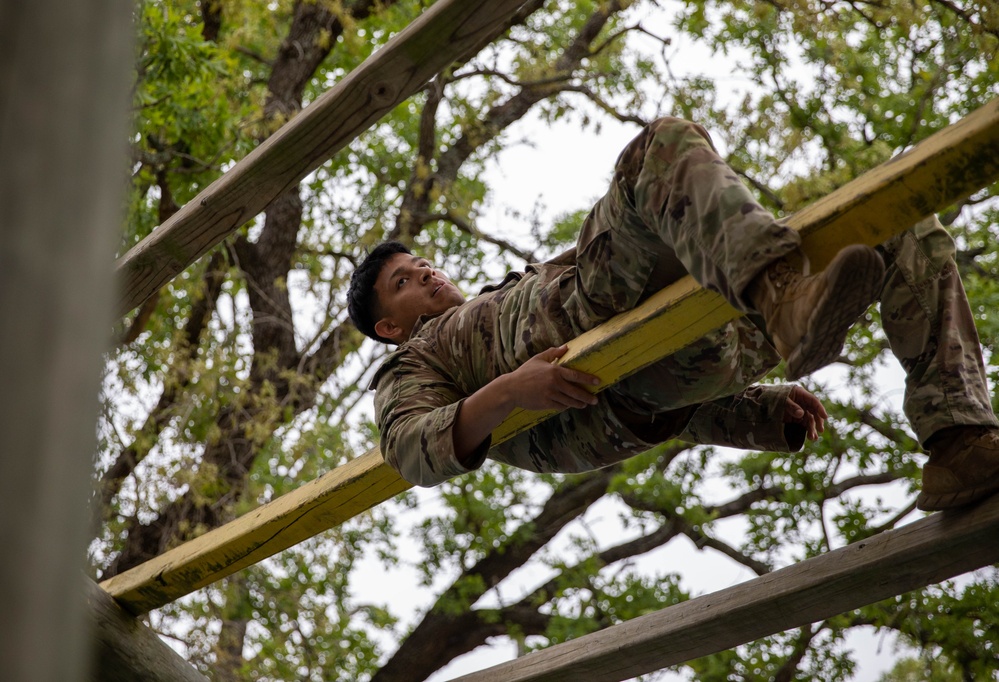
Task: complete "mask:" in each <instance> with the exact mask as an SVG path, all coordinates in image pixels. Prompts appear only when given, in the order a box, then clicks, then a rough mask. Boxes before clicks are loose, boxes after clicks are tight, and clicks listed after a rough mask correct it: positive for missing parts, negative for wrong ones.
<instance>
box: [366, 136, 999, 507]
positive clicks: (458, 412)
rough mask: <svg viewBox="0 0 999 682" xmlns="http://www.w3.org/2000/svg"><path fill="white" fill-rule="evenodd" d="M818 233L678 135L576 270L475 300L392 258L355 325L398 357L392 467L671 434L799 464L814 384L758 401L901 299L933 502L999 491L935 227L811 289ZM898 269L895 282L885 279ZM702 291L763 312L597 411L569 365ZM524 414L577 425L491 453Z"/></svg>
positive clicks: (380, 256)
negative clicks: (587, 335)
mask: <svg viewBox="0 0 999 682" xmlns="http://www.w3.org/2000/svg"><path fill="white" fill-rule="evenodd" d="M799 243H800V239H799V236H798V234H797V233H796V232H795V231H793V230H791V229H789V228H787V227H785V226H783V225H781V224H780V223H778V222H776V221H775V220H774V218H773V216H772V215H770V214H769V213H768V212H767V211H766V210H765V209H763V208H762V207H761V206H760V205H759V204H758V203H757V202H756V201H755V199H754V198H753V197H752V195H751V194H750V193H749V191H748V190H747V189H746V188H745V186H744V185H743V184H742V183H741V182H740V181H739V179H738V178H737V177H736V175H735V173H734V172H733V171H732V170H731V169H730V168H729V167H728V166H727V165H726V164H725V163H724V162H723V161H722V160H721V159H720V158H719V157H718V155H717V153H716V152H715V150H714V148H713V146H712V144H711V141H710V138H709V137H708V134H707V132H706V131H705V130H704V129H703V128H701V127H700V126H698V125H696V124H693V123H689V122H686V121H681V120H679V119H673V118H664V119H660V120H658V121H655V122H654V123H652V124H650V125H649V126H647V127H646V128H645V129H644V130H643V131H642V133H641V134H640V135H639V136H638V137H637V138H636V139H635V140H633V141H632V142H631V143H630V144H629V145H628V146H627V147H626V148H625V150H624V151H623V152H622V154H621V156H620V157H619V159H618V161H617V164H616V168H615V174H614V179H613V181H612V183H611V187H610V189H609V191H608V192H607V194H606V195H605V196H604V197H603V198H601V199H600V200H599V201H598V202H597V204H596V205H595V206H594V207H593V210H592V211H591V212H590V214H589V216H588V217H587V219H586V221H585V222H584V224H583V226H582V229H581V232H580V235H579V239H578V241H577V245H576V249H575V250H574V252H571V253H570V254H568V255H567V256H566V257H564V258H560V259H556V260H555V261H551V262H548V263H542V264H532V265H530V266H528V267H527V269H526V272H523V273H519V272H514V273H510V274H508V275H507V277H506V279H504V280H503V281H502V282H501V283H499V284H498V285H495V286H490V287H486V288H485V289H483V291H482V292H481V293H480V294H479V296H477V297H475V298H474V299H472V300H470V301H465V300H464V297H463V296H462V294H461V292H460V291H459V290H458V289H457V287H455V286H454V285H453V284H452V283H451V282H450V281H449V280H448V279H447V278H446V277H445V276H444V275H443V274H442V273H441V272H440V271H438V270H436V269H435V268H434V267H433V265H432V264H431V263H430V262H429V261H427V260H425V259H423V258H420V257H419V256H416V255H413V254H411V253H410V252H409V250H408V249H406V248H405V247H404V246H402V245H401V244H398V243H395V242H388V243H384V244H381V245H379V246H378V247H376V248H375V249H374V250H373V251H372V252H371V253H370V254H369V255H368V257H367V258H366V259H365V261H364V262H363V263H362V264H361V265H360V266H359V267H358V268H357V270H356V271H355V272H354V274H353V277H352V278H351V285H350V291H349V292H348V305H349V312H350V316H351V319H353V321H354V322H355V324H356V325H357V327H358V328H359V329H360V330H361V331H362V332H364V333H365V334H367V335H368V336H370V337H371V338H374V339H377V340H379V341H383V342H386V343H395V344H399V347H398V349H397V350H395V351H394V352H393V353H391V354H390V355H389V356H388V358H387V359H386V360H385V362H384V363H383V365H382V366H381V367H380V368H379V369H378V372H377V373H376V375H375V377H374V378H373V380H372V387H374V388H376V390H377V393H376V396H375V409H376V413H377V421H378V425H379V428H380V429H381V434H382V437H381V447H382V453H383V455H384V457H385V460H386V461H387V462H388V463H389V464H390V465H391V466H393V467H394V468H395V469H397V470H398V471H399V472H400V474H401V475H402V476H403V477H404V478H405V479H406V480H408V481H410V482H411V483H413V484H416V485H435V484H437V483H440V482H442V481H444V480H446V479H448V478H450V477H452V476H456V475H458V474H461V473H464V472H467V471H469V470H472V469H475V468H476V467H478V466H480V465H481V464H482V462H483V461H484V459H485V457H486V455H487V453H488V454H489V456H491V457H492V458H493V459H496V460H498V461H502V462H506V463H508V464H512V465H515V466H519V467H522V468H525V469H529V470H532V471H538V472H566V473H570V472H580V471H586V470H590V469H594V468H597V467H602V466H606V465H609V464H612V463H614V462H617V461H620V460H622V459H624V458H627V457H630V456H632V455H634V454H637V453H639V452H642V451H645V450H647V449H648V448H649V447H651V446H652V445H654V444H656V443H660V442H663V441H665V440H668V439H670V438H676V437H679V438H682V439H684V440H687V441H690V442H694V443H703V444H716V445H728V446H733V447H740V448H751V449H758V450H778V451H787V452H793V451H797V450H798V449H800V448H801V446H802V445H803V443H804V439H805V437H809V438H813V439H814V438H817V437H818V434H819V433H820V432H821V431H822V430H823V424H824V420H825V419H826V417H827V414H826V412H825V410H824V408H823V407H822V405H821V403H820V402H819V401H818V400H817V399H816V398H815V397H814V396H812V395H811V394H810V393H808V392H807V391H805V390H804V389H802V388H801V387H798V386H789V385H785V386H770V385H763V386H758V385H754V383H755V382H756V381H758V380H759V379H760V378H761V377H763V376H764V375H765V374H766V373H767V372H769V371H770V370H771V369H773V368H774V367H775V366H776V365H777V364H778V362H779V361H780V359H781V358H783V359H784V360H785V361H786V362H787V375H788V377H789V378H791V379H793V378H796V377H799V376H802V375H805V374H808V373H809V372H812V371H814V370H816V369H818V368H819V367H822V366H824V365H826V364H828V363H829V362H832V361H833V360H835V359H836V357H838V355H839V353H840V349H841V347H842V345H843V342H844V340H845V336H846V334H847V331H848V329H849V327H850V325H851V324H852V323H853V322H854V321H855V319H856V318H857V317H858V316H859V315H860V314H862V313H863V312H864V311H865V310H866V309H867V307H868V305H870V303H871V302H872V301H873V300H874V299H876V298H877V297H878V295H879V293H880V297H881V307H882V320H883V324H884V328H885V332H886V334H887V336H888V339H889V341H890V343H891V346H892V350H893V352H894V353H895V355H896V356H898V358H899V360H900V361H901V363H902V365H903V367H904V369H905V371H906V397H905V405H904V409H905V412H906V415H907V417H908V418H909V420H910V423H911V425H912V428H913V429H914V431H915V432H916V435H917V436H918V438H919V440H920V443H922V444H923V446H924V447H925V448H927V450H928V451H929V455H930V459H929V462H928V463H927V465H926V466H925V467H924V469H923V490H922V493H921V494H920V496H919V499H918V504H919V506H920V508H922V509H925V510H934V509H944V508H948V507H955V506H960V505H964V504H968V503H971V502H973V501H975V500H978V499H980V498H982V497H984V496H986V495H988V494H990V493H992V492H994V491H995V490H996V489H999V422H997V420H996V418H995V415H994V414H993V412H992V409H991V405H990V401H989V395H988V390H987V385H986V381H985V369H984V363H983V361H982V356H981V348H980V345H979V341H978V336H977V333H976V331H975V327H974V324H973V320H972V317H971V312H970V308H969V306H968V302H967V298H966V296H965V293H964V289H963V286H962V284H961V281H960V278H959V276H958V273H957V269H956V266H955V264H954V253H955V251H954V243H953V240H952V239H951V238H950V236H949V235H948V234H947V232H946V231H945V230H944V229H943V228H942V227H941V226H940V224H939V222H938V221H937V220H936V219H935V218H930V219H927V220H925V221H923V222H921V223H919V224H918V225H916V226H915V227H914V228H913V229H911V230H909V231H908V232H906V233H904V234H902V235H900V236H898V237H895V238H893V239H891V240H889V241H888V242H887V243H886V244H884V245H882V246H881V247H879V249H878V250H874V249H871V248H869V247H866V246H861V245H853V246H850V247H847V248H845V249H843V250H842V251H841V252H840V253H838V254H837V255H836V257H835V258H834V260H833V261H832V262H831V264H830V265H829V267H827V268H826V269H825V270H824V271H823V272H821V273H818V274H815V275H809V274H808V266H807V260H806V259H805V258H804V256H803V254H802V253H801V251H800V250H799ZM885 261H887V270H886V266H885ZM687 274H690V275H692V276H693V277H694V279H696V280H697V281H698V282H699V283H700V284H701V285H702V286H704V287H705V288H707V289H710V290H713V291H716V292H718V293H720V294H721V295H722V296H724V297H725V299H726V300H728V302H729V303H731V304H732V305H733V306H734V307H735V308H737V309H738V310H740V311H742V312H743V313H745V317H743V318H740V319H737V320H735V321H733V322H731V323H729V324H727V325H725V326H724V327H722V328H721V329H718V330H716V331H715V332H712V333H711V334H708V335H707V336H705V337H703V338H701V339H699V340H698V341H696V342H694V343H693V344H692V345H690V346H688V347H687V348H685V349H683V350H681V351H679V352H677V353H675V354H673V355H671V356H669V357H666V358H664V359H662V360H660V361H658V362H656V363H653V364H652V365H650V366H649V367H647V368H645V369H643V370H641V371H639V372H637V373H635V374H634V375H632V376H630V377H628V378H626V379H624V380H622V381H620V382H618V383H617V384H615V385H614V386H611V387H609V388H608V389H607V390H605V391H603V392H601V393H600V394H598V395H593V394H592V393H591V392H590V391H589V390H588V389H587V387H589V386H593V385H596V384H597V383H599V382H598V380H597V379H596V378H595V377H592V376H590V375H588V374H584V373H582V372H579V371H576V370H572V369H569V368H567V367H562V366H559V365H557V364H553V363H554V361H555V360H556V359H557V358H559V357H561V356H562V355H563V354H564V353H565V350H566V349H565V345H564V344H565V342H566V341H568V340H569V339H571V338H574V337H576V336H578V335H579V334H581V333H582V332H584V331H586V330H588V329H591V328H593V327H595V326H597V325H599V324H601V323H602V322H604V321H606V320H607V319H609V318H610V317H612V316H613V315H615V314H617V313H619V312H623V311H626V310H630V309H631V308H633V307H634V306H635V305H637V304H638V303H640V302H641V301H642V300H644V299H645V298H647V297H648V296H649V295H651V294H652V293H654V292H655V291H658V290H659V289H661V288H663V287H664V286H666V285H668V284H670V283H671V282H674V281H676V280H678V279H680V278H681V277H683V276H686V275H687ZM516 407H520V408H524V409H529V410H543V409H561V410H563V411H562V412H560V413H559V414H557V415H555V416H554V417H552V418H551V419H549V420H547V421H546V422H544V423H542V424H540V425H538V426H535V427H533V428H531V429H529V430H527V431H525V432H523V433H521V434H519V435H517V436H515V437H514V438H512V439H510V440H508V441H506V442H505V443H502V444H500V445H498V446H496V447H494V448H492V449H491V451H490V446H491V439H490V434H491V432H492V431H493V429H494V428H495V427H496V426H498V425H499V424H500V423H501V422H502V421H503V419H505V418H506V416H507V415H508V414H509V413H510V412H511V411H512V410H513V409H514V408H516Z"/></svg>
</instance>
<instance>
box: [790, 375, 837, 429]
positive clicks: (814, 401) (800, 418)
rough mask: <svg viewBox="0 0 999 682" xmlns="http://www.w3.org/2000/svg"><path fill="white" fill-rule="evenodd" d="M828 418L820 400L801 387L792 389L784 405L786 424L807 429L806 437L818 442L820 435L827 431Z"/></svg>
mask: <svg viewBox="0 0 999 682" xmlns="http://www.w3.org/2000/svg"><path fill="white" fill-rule="evenodd" d="M828 418H829V415H828V414H827V413H826V408H824V407H823V406H822V403H821V402H820V401H819V399H818V398H816V397H815V396H814V395H812V394H811V393H809V392H808V391H806V390H805V389H803V388H802V387H801V386H794V387H792V388H791V393H790V394H789V395H788V397H787V402H786V403H784V423H785V424H799V425H801V426H803V427H805V435H806V436H807V437H808V439H809V440H818V438H819V434H820V433H822V432H823V431H825V430H826V429H825V423H826V419H828Z"/></svg>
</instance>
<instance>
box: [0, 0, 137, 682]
mask: <svg viewBox="0 0 999 682" xmlns="http://www.w3.org/2000/svg"><path fill="white" fill-rule="evenodd" d="M131 10H132V5H131V3H130V2H129V1H128V0H5V1H4V2H2V3H0V387H2V388H0V604H2V607H0V679H2V680H5V681H12V682H13V681H20V680H37V681H48V680H52V681H56V680H58V681H60V682H64V681H66V680H80V679H84V678H85V677H86V676H87V658H86V650H87V644H88V640H87V632H86V628H85V627H84V623H85V622H86V611H85V600H84V595H83V592H82V590H81V589H80V581H81V571H82V569H83V567H84V556H85V548H86V542H87V538H88V535H89V533H88V530H89V529H88V518H89V515H88V513H87V509H86V506H87V502H88V498H89V490H90V484H89V481H90V474H91V465H92V459H93V452H94V446H95V426H94V424H95V416H96V413H97V397H98V391H99V386H100V367H101V351H102V349H103V348H104V347H105V343H106V340H107V339H108V338H109V337H110V320H111V314H112V312H111V302H112V300H113V299H114V296H113V295H112V294H113V292H112V268H113V254H114V248H115V244H114V236H115V226H116V225H118V224H119V223H120V220H121V206H122V200H123V195H124V188H125V181H126V169H127V167H126V163H127V157H126V154H125V151H126V146H125V145H126V143H127V112H128V88H129V66H130V64H131V63H132V61H133V59H132V50H131V45H132V42H133V41H132V29H131V22H130V16H131Z"/></svg>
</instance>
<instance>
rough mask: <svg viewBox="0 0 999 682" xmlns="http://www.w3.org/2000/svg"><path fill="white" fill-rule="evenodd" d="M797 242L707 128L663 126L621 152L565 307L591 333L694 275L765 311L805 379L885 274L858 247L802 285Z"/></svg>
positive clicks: (746, 307)
mask: <svg viewBox="0 0 999 682" xmlns="http://www.w3.org/2000/svg"><path fill="white" fill-rule="evenodd" d="M799 243H800V239H799V237H798V234H797V233H796V232H795V231H793V230H791V229H789V228H787V227H785V226H783V225H781V224H779V223H777V222H776V221H775V220H774V218H773V216H772V215H771V214H770V213H769V212H768V211H766V210H765V209H764V208H762V207H761V206H760V205H759V204H758V203H757V202H756V201H755V199H754V198H753V196H752V194H750V192H749V190H748V189H747V188H746V186H745V185H744V184H743V183H742V182H741V181H740V180H739V178H738V176H736V174H735V173H734V172H733V171H732V170H731V169H730V168H729V167H728V166H727V165H726V164H725V163H724V162H723V161H722V160H721V159H720V158H719V157H718V155H717V153H716V152H715V151H714V149H713V147H712V145H711V142H710V139H709V138H708V135H707V133H706V132H705V131H704V129H703V128H701V127H700V126H697V125H695V124H692V123H688V122H686V121H681V120H678V119H660V120H659V121H656V122H654V123H653V124H651V125H649V126H648V127H646V128H645V129H644V130H643V131H642V133H641V134H640V135H639V136H638V137H637V138H636V139H635V140H633V141H632V142H631V143H630V144H629V145H628V147H626V148H625V150H624V152H622V154H621V156H620V158H619V159H618V163H617V167H616V171H615V174H614V181H613V183H612V185H611V189H610V191H609V192H608V194H607V195H606V196H605V197H604V198H602V199H601V200H600V201H599V202H598V203H597V205H596V206H595V207H594V209H593V211H592V212H591V213H590V215H589V216H588V218H587V220H586V222H585V223H584V226H583V230H582V232H581V234H580V237H579V241H578V249H577V265H578V274H577V281H576V291H575V292H574V293H573V295H572V297H570V300H568V301H567V302H566V309H567V310H568V311H569V312H570V315H571V316H572V317H573V319H574V320H576V321H577V322H578V324H579V326H580V328H581V329H589V328H591V327H593V326H595V325H597V324H599V323H600V322H603V321H604V320H605V319H607V318H609V317H611V316H612V315H614V314H616V313H618V312H621V311H624V310H629V309H631V308H633V307H634V306H635V305H636V304H637V303H638V302H640V301H641V300H642V299H644V298H645V297H647V296H648V295H650V294H651V293H653V292H654V291H657V290H658V289H660V288H662V287H663V286H665V285H666V284H669V283H670V282H672V281H675V280H676V279H679V278H680V277H682V276H683V275H685V274H688V273H689V274H691V275H693V277H694V279H696V280H697V281H698V282H699V283H700V284H701V285H702V286H704V287H705V288H707V289H710V290H713V291H717V292H719V293H720V294H721V295H722V296H724V297H725V298H726V299H727V300H728V301H729V303H731V304H732V305H733V306H734V307H735V308H737V309H739V310H742V311H744V312H747V313H755V312H760V313H762V314H763V317H764V319H765V321H766V326H767V332H768V333H769V334H770V335H771V337H772V338H774V340H775V342H776V343H777V345H778V349H779V350H781V354H782V355H783V356H784V357H785V358H786V359H788V362H789V367H788V373H789V375H791V376H795V375H800V374H803V373H807V372H809V371H812V370H814V369H817V368H818V367H820V366H822V365H823V364H826V363H828V362H829V361H831V360H832V359H834V358H835V357H836V356H837V355H838V354H839V349H840V347H841V346H842V342H843V339H844V338H845V335H846V331H847V329H848V328H849V326H850V324H851V323H852V322H853V320H854V319H856V317H857V316H858V315H859V314H860V313H861V312H863V310H865V309H866V308H867V306H868V305H869V304H870V302H872V301H873V299H874V298H875V297H876V294H877V291H878V290H879V289H880V284H881V278H882V277H881V272H882V269H883V265H882V264H881V259H880V257H878V256H877V254H876V253H874V251H873V250H871V249H868V248H867V247H853V248H851V249H849V250H846V249H845V250H844V252H841V254H840V255H838V256H837V258H836V259H835V260H834V261H833V263H832V264H831V265H830V267H829V268H827V270H826V271H825V272H823V273H821V274H820V275H816V276H813V277H802V276H801V273H800V271H799V270H798V269H797V268H796V267H795V265H794V263H795V261H799V262H800V252H799V251H798V245H799Z"/></svg>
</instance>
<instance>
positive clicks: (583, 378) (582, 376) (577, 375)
mask: <svg viewBox="0 0 999 682" xmlns="http://www.w3.org/2000/svg"><path fill="white" fill-rule="evenodd" d="M561 370H562V378H563V379H565V380H566V381H571V382H573V383H576V384H585V385H587V386H599V385H600V379H599V377H595V376H593V375H592V374H587V373H586V372H580V371H579V370H578V369H570V368H568V367H562V368H561Z"/></svg>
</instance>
